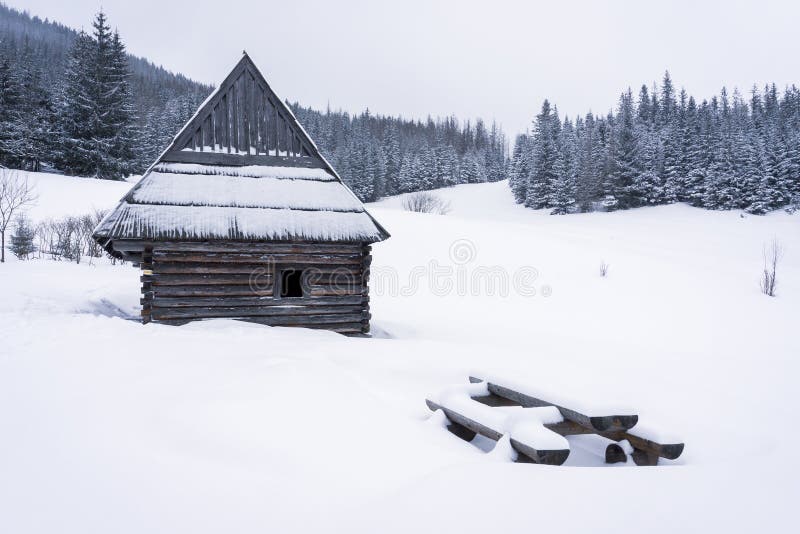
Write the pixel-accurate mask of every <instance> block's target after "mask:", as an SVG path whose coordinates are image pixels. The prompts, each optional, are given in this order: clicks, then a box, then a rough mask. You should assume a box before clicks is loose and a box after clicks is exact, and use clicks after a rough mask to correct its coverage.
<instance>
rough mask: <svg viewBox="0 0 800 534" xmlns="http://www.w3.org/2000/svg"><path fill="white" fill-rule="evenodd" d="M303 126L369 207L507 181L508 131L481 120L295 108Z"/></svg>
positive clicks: (295, 106) (293, 108)
mask: <svg viewBox="0 0 800 534" xmlns="http://www.w3.org/2000/svg"><path fill="white" fill-rule="evenodd" d="M292 110H293V111H294V113H295V115H297V118H298V120H299V121H300V123H301V124H302V125H303V127H304V128H305V129H306V130H307V131H308V133H309V135H310V136H311V138H312V139H314V141H315V143H316V144H317V146H318V147H319V148H320V151H321V152H322V154H323V155H324V156H325V158H326V159H328V161H330V163H331V164H332V165H333V167H334V168H335V169H336V171H337V172H338V173H339V174H340V175H341V176H342V178H343V179H344V181H345V182H347V184H348V185H349V186H350V188H351V189H353V191H354V192H355V193H356V194H357V195H358V196H359V198H361V199H362V200H365V201H372V200H377V199H378V198H381V197H383V196H386V195H396V194H398V193H408V192H411V191H423V190H428V189H435V188H438V187H447V186H451V185H456V184H463V183H479V182H495V181H499V180H503V179H505V177H506V171H507V166H508V158H507V156H506V154H507V150H508V145H507V143H506V140H505V135H504V134H503V132H502V130H501V129H500V128H499V127H498V126H497V125H496V124H492V126H491V127H489V128H487V127H486V125H485V124H484V122H483V121H482V120H481V119H477V120H476V121H475V123H474V124H473V123H472V122H470V121H466V122H465V123H464V124H463V125H460V124H459V121H458V120H457V119H456V118H454V117H448V118H444V119H441V118H437V119H435V120H434V119H432V118H430V117H429V118H428V119H427V120H426V121H424V122H422V121H411V120H405V119H402V118H395V117H384V116H380V115H372V114H370V113H369V111H366V112H364V113H362V114H360V115H356V116H352V117H351V116H350V115H349V114H347V113H344V112H341V111H339V112H332V111H330V110H328V111H327V112H326V113H320V112H318V111H314V110H312V109H309V108H303V107H301V106H299V105H298V104H294V105H292Z"/></svg>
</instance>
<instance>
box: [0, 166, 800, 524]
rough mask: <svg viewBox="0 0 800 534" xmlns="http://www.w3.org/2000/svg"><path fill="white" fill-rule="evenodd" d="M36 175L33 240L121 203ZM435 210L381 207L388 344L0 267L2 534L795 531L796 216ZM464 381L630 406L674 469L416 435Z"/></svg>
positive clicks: (379, 272)
mask: <svg viewBox="0 0 800 534" xmlns="http://www.w3.org/2000/svg"><path fill="white" fill-rule="evenodd" d="M36 179H37V180H38V183H39V193H40V201H39V206H38V207H37V208H36V209H34V210H33V212H32V213H31V215H32V217H33V218H34V219H39V218H41V217H44V216H57V215H60V214H66V213H69V214H76V213H81V212H86V211H89V210H90V209H91V208H92V207H97V208H106V209H107V208H111V207H112V206H113V205H114V203H115V202H116V200H117V199H118V198H119V197H121V196H122V195H123V194H124V193H125V191H126V190H127V188H128V187H129V184H119V183H108V182H97V181H88V180H80V179H71V178H63V177H55V176H47V175H39V176H38V177H36ZM439 194H440V195H442V196H443V197H445V198H447V199H448V200H449V201H450V202H451V205H452V208H453V211H452V212H451V213H450V214H449V215H447V216H434V215H419V214H411V213H407V212H403V211H401V210H400V209H399V206H400V200H399V199H388V200H386V201H383V202H381V203H377V204H375V205H373V206H372V207H371V208H370V209H371V211H372V213H373V214H374V215H375V216H376V217H377V218H378V219H379V220H380V221H381V222H382V223H383V224H384V225H385V226H386V227H387V228H388V229H389V231H390V232H392V234H393V237H392V238H391V239H390V240H389V241H387V242H385V243H382V244H378V245H376V246H375V247H374V249H373V253H374V258H375V259H374V263H373V277H372V280H371V284H372V288H371V291H372V295H373V297H372V313H373V328H374V330H375V332H376V336H375V337H374V338H372V339H351V338H345V337H342V336H339V335H336V334H332V333H327V332H319V331H305V330H299V329H295V330H292V329H285V328H268V327H263V326H255V325H248V324H243V323H238V322H234V321H209V322H204V323H196V324H192V325H188V326H184V327H178V328H176V327H167V326H160V325H147V326H142V325H140V324H138V323H137V322H135V321H133V320H129V319H126V317H129V316H134V315H136V313H137V307H138V299H139V283H138V276H139V274H138V272H137V271H136V270H135V269H133V268H130V267H127V266H112V265H108V264H105V263H103V262H101V264H99V265H93V266H90V265H74V264H68V263H58V262H52V261H47V260H41V261H33V262H27V263H23V262H18V261H16V260H13V259H12V260H11V261H9V263H7V264H5V265H0V295H1V296H2V297H1V299H2V300H0V532H9V533H12V532H13V533H15V534H16V533H28V532H42V533H44V532H48V533H49V532H76V533H78V532H80V533H90V532H103V533H105V532H115V533H137V534H138V533H142V532H169V533H174V532H192V533H202V532H209V533H212V532H213V533H217V532H237V533H238V532H281V533H291V532H348V533H351V532H363V533H375V532H381V533H385V532H436V533H441V532H459V533H465V532H530V531H532V530H542V531H545V532H552V531H559V532H564V531H567V532H616V533H619V532H634V531H635V532H642V531H645V532H671V533H674V532H695V531H696V532H700V531H705V532H709V531H710V532H754V531H764V532H769V531H772V530H774V531H786V530H788V529H789V525H791V524H794V522H795V520H794V515H795V514H794V508H793V505H794V504H795V502H796V501H797V498H798V497H799V496H800V482H798V476H799V475H800V470H798V467H799V463H800V462H799V461H798V455H797V453H796V451H795V448H796V444H797V443H798V441H800V430H798V427H797V425H795V424H793V420H794V419H795V411H796V409H797V407H798V406H799V405H800V403H799V402H798V401H800V394H799V393H798V391H797V387H796V381H797V376H798V372H799V371H800V364H798V361H797V359H798V356H797V355H798V354H800V337H798V335H797V330H796V328H797V321H798V317H800V216H797V215H794V216H790V215H787V214H785V213H774V214H772V215H769V216H766V217H752V216H747V217H741V216H740V214H739V213H738V212H706V211H701V210H696V209H692V208H689V207H686V206H664V207H658V208H650V209H641V210H636V211H631V212H624V213H613V214H590V215H574V216H566V217H552V216H548V215H546V214H545V213H543V212H532V211H530V210H525V209H524V208H521V207H519V206H516V205H515V204H514V203H513V201H512V199H511V196H510V194H509V192H508V189H507V187H506V185H505V184H504V183H499V184H482V185H469V186H459V187H456V188H453V189H448V190H444V191H441V192H439ZM773 237H777V238H778V239H779V240H780V241H781V242H782V243H783V245H784V247H785V249H786V253H785V257H784V260H783V262H782V263H781V264H780V267H779V269H780V270H779V273H778V277H779V287H778V291H779V295H778V297H777V298H767V297H765V296H763V295H761V294H760V293H759V290H758V280H757V279H758V276H759V272H760V270H761V267H762V259H761V248H762V244H763V243H764V242H765V241H769V240H771V239H772V238H773ZM603 261H605V262H606V263H608V264H609V265H610V270H609V274H608V276H607V277H606V278H601V277H600V276H599V273H598V270H599V266H600V263H601V262H603ZM432 273H433V274H432ZM437 273H438V274H437ZM487 277H491V278H492V279H493V280H494V281H495V282H496V284H495V286H496V287H494V288H492V287H489V286H488V285H487V283H486V280H487ZM432 278H433V279H432ZM504 279H505V280H508V287H507V289H506V290H503V280H504ZM415 280H416V281H415ZM473 283H474V285H475V286H474V287H473ZM531 293H535V294H531ZM472 369H483V370H487V371H488V372H492V373H494V374H505V375H506V376H510V377H513V378H514V379H515V380H516V381H526V382H529V383H531V384H535V385H536V386H537V387H540V388H542V389H545V390H549V391H553V392H554V394H558V395H561V396H566V397H568V398H573V399H575V400H576V402H580V403H592V402H597V403H603V404H608V403H617V404H623V405H628V406H634V407H635V408H636V409H637V411H638V413H639V414H640V418H641V421H642V424H646V425H647V426H648V427H654V428H655V429H657V430H660V431H663V432H664V433H666V434H677V435H678V436H680V437H681V438H682V439H683V440H684V441H685V442H686V444H687V446H686V451H685V453H684V455H683V457H682V458H681V459H680V460H678V461H676V462H673V463H671V464H669V465H667V463H665V465H663V466H659V467H655V468H643V467H630V466H625V467H619V466H617V467H606V466H603V464H602V463H601V461H600V459H599V457H597V456H596V455H594V452H593V451H591V450H582V449H581V447H580V445H581V443H580V440H579V439H573V440H572V441H573V443H572V445H573V453H572V455H571V456H570V459H569V460H568V462H567V464H566V465H564V466H561V467H545V466H536V465H527V464H512V463H508V462H507V461H504V459H503V457H502V455H499V454H495V455H493V454H491V453H489V454H487V453H486V452H484V451H483V450H481V448H483V449H486V448H487V444H486V443H485V442H478V443H476V444H469V443H465V442H463V441H460V440H459V439H458V438H456V437H454V436H452V435H450V434H449V433H447V432H446V431H444V430H443V429H442V428H441V427H440V426H439V425H438V424H437V423H436V422H435V420H431V421H429V420H428V417H429V412H428V411H427V409H426V408H425V405H424V398H425V396H426V395H427V394H430V393H435V392H437V391H438V390H440V389H441V388H442V387H444V386H447V385H450V384H453V383H463V382H465V381H466V377H467V374H468V373H469V371H470V370H472ZM476 445H478V446H476ZM479 446H480V447H479Z"/></svg>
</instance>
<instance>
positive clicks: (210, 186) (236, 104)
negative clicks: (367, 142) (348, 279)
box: [94, 54, 389, 248]
mask: <svg viewBox="0 0 800 534" xmlns="http://www.w3.org/2000/svg"><path fill="white" fill-rule="evenodd" d="M209 147H213V149H212V150H209ZM94 235H95V238H96V239H97V240H98V241H100V242H101V243H102V244H103V245H104V246H106V248H109V246H111V247H113V241H114V240H117V239H144V240H165V239H190V240H216V239H233V240H303V241H348V242H363V243H373V242H376V241H382V240H383V239H386V238H387V237H389V234H388V233H387V232H386V230H384V229H383V228H382V227H381V225H380V224H379V223H378V222H377V221H375V219H373V218H372V216H371V215H370V214H369V213H367V211H366V210H365V209H364V206H363V204H362V203H361V201H360V200H359V199H358V198H357V197H356V196H355V194H353V192H352V191H351V190H350V189H349V188H348V187H347V186H346V185H345V184H344V183H343V182H342V180H341V178H340V177H339V176H338V175H337V174H336V171H335V170H334V169H333V168H332V167H331V166H330V164H329V163H328V162H327V161H326V160H325V158H323V157H322V155H321V154H320V153H319V150H318V149H317V147H316V145H315V144H314V143H313V141H312V140H311V139H310V138H309V137H308V134H307V133H306V132H305V130H303V128H302V127H301V126H300V124H299V123H298V122H297V119H296V118H295V117H294V115H293V114H292V113H291V111H290V110H289V109H288V107H286V105H285V104H284V103H283V101H282V100H281V99H279V98H278V97H277V96H276V95H275V94H274V93H273V92H272V90H271V89H270V87H269V85H268V84H267V82H266V81H265V80H264V78H263V76H262V75H261V73H260V72H259V71H258V69H257V68H256V67H255V65H254V64H253V63H252V61H251V60H250V58H249V57H248V56H247V55H246V54H245V55H244V56H243V57H242V59H241V60H240V61H239V63H238V64H237V65H236V67H235V68H234V70H233V71H232V72H231V73H230V74H229V75H228V76H227V77H226V79H225V80H224V81H223V82H222V83H221V84H220V86H219V87H218V88H217V90H216V91H214V93H212V95H211V96H210V97H209V98H208V99H206V101H205V102H204V103H203V104H202V105H201V107H200V109H199V110H198V112H197V113H196V114H195V115H194V116H193V117H192V119H191V120H190V121H189V122H188V123H187V124H186V126H184V128H183V129H182V130H181V132H179V133H178V135H177V136H176V137H175V139H174V140H173V141H172V144H171V145H170V146H169V147H168V148H167V150H165V151H164V153H163V154H162V155H161V156H160V157H159V159H158V161H156V163H154V164H153V166H152V167H151V168H150V169H148V171H147V172H146V173H145V175H144V176H143V177H142V179H141V180H140V181H139V182H138V183H137V184H136V185H135V186H134V187H133V188H132V189H131V190H130V191H129V192H128V194H127V195H125V197H124V198H123V199H122V200H121V201H120V204H119V205H118V206H117V207H116V208H115V209H114V210H113V211H112V212H111V213H109V214H108V216H106V217H105V219H103V221H101V223H100V224H99V225H98V227H97V228H96V229H95V234H94Z"/></svg>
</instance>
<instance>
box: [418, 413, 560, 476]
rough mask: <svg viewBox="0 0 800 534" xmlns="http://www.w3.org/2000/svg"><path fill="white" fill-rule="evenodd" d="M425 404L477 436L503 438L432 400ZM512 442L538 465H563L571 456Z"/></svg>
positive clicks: (499, 434) (515, 448) (512, 445)
mask: <svg viewBox="0 0 800 534" xmlns="http://www.w3.org/2000/svg"><path fill="white" fill-rule="evenodd" d="M425 402H426V403H427V405H428V408H430V409H431V411H436V410H442V412H444V415H445V416H447V419H449V420H450V421H452V422H454V423H456V424H459V425H461V426H463V427H465V428H467V429H469V430H471V431H473V432H475V433H477V434H480V435H481V436H485V437H487V438H489V439H492V440H494V441H498V440H499V439H500V438H502V437H503V434H502V433H501V432H499V431H498V430H496V429H494V428H490V427H488V426H485V425H482V424H481V423H479V422H477V421H473V420H472V419H470V418H469V417H466V416H464V415H462V414H460V413H458V412H455V411H453V410H451V409H449V408H446V407H444V406H441V405H439V404H437V403H435V402H433V401H431V400H426V401H425ZM510 442H511V447H512V448H513V449H514V450H515V451H516V452H517V453H518V454H521V455H522V456H524V457H525V458H527V459H529V460H530V461H532V462H534V463H537V464H546V465H561V464H563V463H564V462H565V461H566V460H567V457H568V456H569V449H558V450H537V449H535V448H533V447H531V446H530V445H529V444H526V443H522V442H520V441H518V440H516V439H514V438H510Z"/></svg>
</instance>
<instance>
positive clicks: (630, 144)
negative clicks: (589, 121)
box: [610, 89, 642, 209]
mask: <svg viewBox="0 0 800 534" xmlns="http://www.w3.org/2000/svg"><path fill="white" fill-rule="evenodd" d="M619 115H620V120H619V125H618V128H617V131H616V143H615V144H614V150H613V170H612V172H611V177H610V178H611V191H610V194H611V196H612V197H613V207H614V208H616V209H626V208H632V207H635V206H636V205H638V204H639V203H640V198H638V197H637V195H636V193H635V181H636V179H637V178H638V177H639V175H640V174H641V172H642V169H641V165H640V160H639V143H638V140H637V139H636V132H635V128H634V119H633V96H632V95H631V91H630V89H628V91H627V92H626V93H623V94H622V96H621V97H620V103H619Z"/></svg>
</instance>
